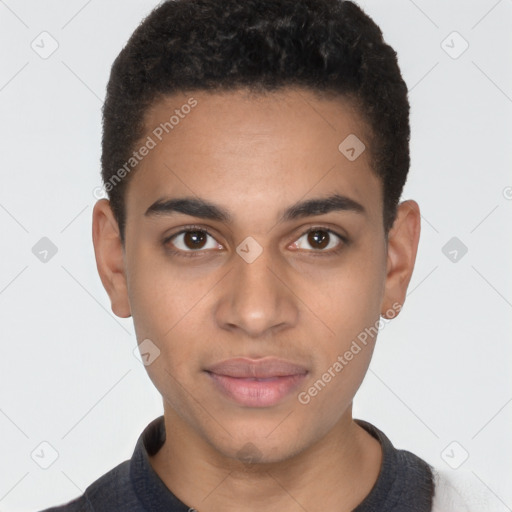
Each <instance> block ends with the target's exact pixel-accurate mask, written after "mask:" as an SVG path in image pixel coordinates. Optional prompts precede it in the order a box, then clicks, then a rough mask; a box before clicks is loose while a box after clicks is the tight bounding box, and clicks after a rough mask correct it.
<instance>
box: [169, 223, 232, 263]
mask: <svg viewBox="0 0 512 512" xmlns="http://www.w3.org/2000/svg"><path fill="white" fill-rule="evenodd" d="M208 238H211V239H212V240H208ZM164 245H165V246H168V250H169V251H170V252H171V253H173V254H178V255H180V256H196V254H194V253H200V252H201V249H205V250H206V249H219V248H221V249H222V246H221V245H220V244H219V243H217V242H216V241H215V239H214V238H213V236H212V235H211V234H210V233H209V232H208V230H206V229H205V228H198V227H194V226H189V227H186V228H184V229H182V230H181V231H179V232H178V233H175V234H173V235H171V236H169V237H167V238H166V239H165V240H164ZM169 246H171V247H169ZM172 247H175V248H176V249H177V250H175V249H173V248H172ZM187 253H188V254H187ZM197 256H199V254H197Z"/></svg>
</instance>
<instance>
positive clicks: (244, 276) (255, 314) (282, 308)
mask: <svg viewBox="0 0 512 512" xmlns="http://www.w3.org/2000/svg"><path fill="white" fill-rule="evenodd" d="M251 243H252V244H253V245H251ZM258 246H259V244H258ZM259 247H260V249H259V251H258V250H257V249H258V247H257V246H255V245H254V243H253V242H252V241H249V242H248V245H244V243H242V244H240V246H239V247H238V250H237V255H236V256H235V260H234V262H233V265H234V266H233V269H232V271H231V272H230V277H229V286H228V287H227V289H226V291H225V295H224V297H222V305H221V307H219V308H218V309H217V321H218V322H219V324H220V326H221V327H224V328H229V329H233V328H235V327H237V328H239V329H242V330H243V331H245V334H246V335H249V336H254V337H255V336H259V335H262V334H264V333H265V332H266V331H268V330H272V329H276V328H277V327H279V328H283V327H284V326H285V325H287V324H288V325H292V324H293V323H294V322H295V321H296V318H297V308H296V304H294V301H293V294H291V293H290V290H289V289H288V288H287V287H286V286H285V285H284V284H283V282H282V281H286V279H285V276H282V277H280V273H282V270H280V269H282V265H280V264H279V261H278V257H276V256H275V255H273V254H272V252H271V251H270V250H268V249H264V248H262V247H261V246H259ZM255 251H256V253H257V252H259V254H258V255H257V256H256V257H254V255H255V254H256V253H255ZM251 252H252V255H251ZM249 255H251V256H249Z"/></svg>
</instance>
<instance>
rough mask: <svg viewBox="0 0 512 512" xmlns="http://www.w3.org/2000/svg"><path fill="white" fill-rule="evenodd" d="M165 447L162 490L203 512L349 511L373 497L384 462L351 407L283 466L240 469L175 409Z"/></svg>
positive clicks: (157, 466)
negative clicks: (165, 489)
mask: <svg viewBox="0 0 512 512" xmlns="http://www.w3.org/2000/svg"><path fill="white" fill-rule="evenodd" d="M164 418H165V427H166V441H165V443H164V445H163V446H162V447H161V448H160V450H159V451H158V453H156V454H155V455H154V456H153V457H150V463H151V465H152V467H153V469H154V470H155V471H156V473H157V474H158V475H159V477H160V478H161V479H162V481H163V482H164V483H165V485H166V486H167V487H168V488H169V489H170V490H171V491H172V492H173V493H174V494H175V496H176V497H178V498H179V499H180V500H181V501H183V502H184V503H186V504H187V505H188V506H190V507H193V508H195V509H197V510H200V511H201V512H214V511H218V510H222V511H226V512H231V511H233V512H234V511H236V512H249V511H256V510H257V511H258V512H261V511H265V512H274V511H275V512H277V511H279V512H288V511H290V512H291V511H297V512H299V511H301V512H304V510H316V509H318V504H319V503H321V504H322V510H323V512H329V511H336V512H344V511H346V512H350V511H352V510H353V509H354V508H355V507H357V505H359V504H360V503H361V502H362V501H363V500H364V498H365V497H366V496H367V495H368V493H369V492H370V490H371V488H372V487H373V485H374V484H375V482H376V480H377V477H378V473H379V470H380V466H381V462H382V450H381V447H380V444H379V442H378V441H377V440H376V439H375V438H374V437H373V436H371V435H370V434H369V433H367V432H366V431H365V430H364V429H363V428H362V427H360V426H359V425H357V424H356V423H355V422H354V421H353V419H352V410H351V407H349V408H348V409H347V411H346V413H345V414H344V415H343V416H342V417H341V419H340V421H339V422H338V423H337V424H336V425H335V426H334V428H333V429H331V431H329V432H328V434H327V435H326V436H324V437H323V438H322V439H320V440H319V441H318V442H316V443H315V444H313V445H312V446H309V447H308V448H307V449H305V450H303V451H301V452H300V453H298V454H296V455H293V456H291V457H289V458H287V459H286V460H281V461H278V462H272V463H255V464H249V463H243V462H240V461H238V460H234V459H232V458H227V457H224V456H223V455H222V454H221V453H219V452H218V451H217V450H215V449H214V448H213V446H212V445H211V444H209V443H207V442H206V440H205V439H204V438H202V437H201V436H199V435H198V434H197V433H196V432H191V431H190V427H189V426H188V425H187V424H185V423H184V422H183V421H182V420H181V418H180V417H179V416H177V415H176V414H175V412H174V411H173V410H172V409H165V411H164Z"/></svg>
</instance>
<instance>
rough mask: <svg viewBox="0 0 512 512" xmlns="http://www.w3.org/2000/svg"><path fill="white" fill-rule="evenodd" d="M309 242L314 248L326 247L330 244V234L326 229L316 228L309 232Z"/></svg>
mask: <svg viewBox="0 0 512 512" xmlns="http://www.w3.org/2000/svg"><path fill="white" fill-rule="evenodd" d="M307 236H308V243H309V244H310V245H311V247H313V248H314V249H324V248H325V247H326V246H327V245H329V239H330V235H329V234H328V233H327V231H324V230H315V231H310V232H309V233H308V235H307Z"/></svg>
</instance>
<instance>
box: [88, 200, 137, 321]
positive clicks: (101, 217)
mask: <svg viewBox="0 0 512 512" xmlns="http://www.w3.org/2000/svg"><path fill="white" fill-rule="evenodd" d="M92 240H93V244H94V254H95V257H96V266H97V268H98V273H99V275H100V279H101V282H102V283H103V287H104V288H105V290H106V292H107V293H108V296H109V297H110V302H111V306H112V311H113V313H114V314H115V315H117V316H118V317H120V318H128V317H129V316H131V311H130V303H129V300H128V287H127V283H126V272H125V262H124V254H123V252H124V249H123V245H122V243H121V237H120V234H119V226H118V224H117V221H116V219H115V216H114V214H113V212H112V209H111V207H110V202H109V201H108V200H107V199H100V200H99V201H98V202H97V203H96V204H95V205H94V210H93V218H92Z"/></svg>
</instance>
